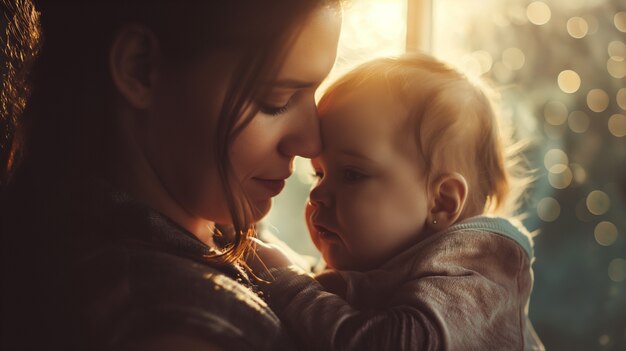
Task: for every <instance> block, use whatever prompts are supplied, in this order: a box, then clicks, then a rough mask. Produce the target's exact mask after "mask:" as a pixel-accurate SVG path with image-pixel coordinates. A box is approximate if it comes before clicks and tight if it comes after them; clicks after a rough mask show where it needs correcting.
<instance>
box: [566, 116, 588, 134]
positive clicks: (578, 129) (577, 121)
mask: <svg viewBox="0 0 626 351" xmlns="http://www.w3.org/2000/svg"><path fill="white" fill-rule="evenodd" d="M567 124H568V125H569V128H570V129H571V130H572V131H573V132H574V133H584V132H586V131H587V129H589V116H587V114H586V113H584V112H583V111H573V112H572V113H570V115H569V117H568V119H567Z"/></svg>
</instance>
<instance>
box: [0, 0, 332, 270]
mask: <svg viewBox="0 0 626 351" xmlns="http://www.w3.org/2000/svg"><path fill="white" fill-rule="evenodd" d="M9 1H10V0H2V2H3V6H6V7H8V10H9V12H12V13H14V14H15V16H14V17H12V20H13V21H14V22H15V23H16V24H14V26H17V27H18V28H27V32H24V35H22V36H21V37H20V38H19V43H16V45H13V48H12V49H11V50H13V51H15V52H18V51H19V50H22V51H21V52H23V55H22V56H21V59H22V61H21V62H19V60H15V57H13V60H6V62H7V63H6V65H13V66H12V67H14V71H15V73H14V74H12V75H7V76H5V74H4V73H3V88H2V107H3V108H2V111H1V112H2V116H1V117H2V120H1V127H2V129H1V130H0V132H1V137H2V139H0V148H1V149H0V150H1V151H2V154H1V155H0V162H1V163H0V172H1V173H0V182H1V183H0V185H1V186H2V188H6V187H8V186H10V185H11V183H12V182H13V181H14V180H16V179H19V178H21V177H53V179H54V177H57V178H56V179H61V177H63V175H65V174H69V173H71V174H76V173H78V174H82V175H85V176H88V175H90V174H102V173H103V167H106V162H103V160H107V158H108V157H110V153H109V150H108V146H110V145H112V143H114V139H115V138H116V136H117V133H118V131H117V130H116V128H115V126H114V125H113V123H112V120H113V119H112V118H110V116H111V114H112V113H114V112H113V110H112V105H113V99H114V96H115V90H114V87H113V84H112V81H111V77H110V74H109V69H108V51H109V48H110V46H111V43H112V41H113V39H114V38H115V35H116V33H117V32H118V31H119V30H120V29H121V28H123V27H124V26H126V25H129V24H140V25H143V26H145V27H147V28H149V29H150V30H152V31H153V32H154V34H155V35H156V36H157V38H158V40H159V44H160V47H161V48H162V50H163V53H164V55H165V60H166V64H168V65H173V66H177V65H185V64H189V63H190V62H193V60H195V59H197V58H199V57H201V56H202V55H206V54H208V53H211V52H219V51H221V50H228V51H231V52H236V53H237V54H238V57H240V58H241V60H240V61H239V62H238V63H237V68H236V70H235V72H234V76H233V79H232V81H233V82H234V83H233V84H231V85H230V86H229V87H228V89H227V93H226V97H225V100H224V103H223V105H222V108H221V112H220V114H219V117H218V122H217V128H216V130H215V131H214V136H213V140H215V144H214V145H215V148H214V149H215V153H216V156H217V159H218V160H219V162H218V165H217V167H218V173H219V175H220V180H221V183H222V187H223V189H224V193H225V194H226V202H227V203H226V205H227V206H228V208H229V211H230V214H231V218H232V226H233V230H234V235H235V237H234V239H233V240H232V242H230V243H229V244H228V245H227V247H226V250H225V251H224V252H225V253H224V254H223V255H221V256H220V257H221V258H222V259H224V260H226V261H229V262H230V261H235V260H238V259H239V258H241V257H242V255H243V253H244V252H245V250H246V248H247V245H248V242H249V240H247V237H248V236H249V235H251V233H252V206H251V205H250V204H249V202H248V200H247V199H246V197H245V194H243V193H241V192H240V190H239V189H237V187H238V185H237V182H236V181H235V179H233V174H232V167H231V165H230V159H229V153H228V150H229V146H230V143H231V142H232V140H233V139H234V138H235V137H236V136H237V135H238V133H240V132H241V130H242V129H243V128H244V127H245V126H246V125H247V124H248V123H249V122H250V120H251V119H252V117H253V116H254V113H255V112H256V111H252V112H251V113H247V114H246V115H244V114H243V111H244V110H245V109H246V108H247V107H248V105H249V103H250V102H251V101H255V99H257V98H258V97H259V94H261V93H262V92H261V91H259V85H260V84H259V83H260V82H261V81H263V80H267V79H268V78H271V76H272V75H274V74H276V72H277V70H278V68H279V66H280V63H281V59H282V58H283V56H284V54H285V50H286V49H287V48H288V47H289V43H290V41H291V40H292V39H293V38H294V36H295V34H297V32H298V26H299V25H301V24H302V23H303V22H304V21H305V19H306V17H307V16H308V15H310V14H311V13H312V12H313V11H314V10H315V9H317V8H319V7H321V6H328V5H332V4H333V3H335V2H339V0H335V1H333V0H229V1H218V2H215V1H201V0H190V1H173V0H164V1H154V0H153V1H147V0H126V1H121V0H120V1H111V0H109V1H106V0H100V1H68V0H61V1H53V2H50V1H41V2H35V7H33V5H32V3H31V2H30V1H29V0H13V1H10V3H9ZM9 7H10V8H9ZM20 26H21V27H20ZM12 40H13V39H12ZM3 44H4V43H3ZM18 44H19V45H18ZM18 46H19V48H18ZM3 47H4V48H5V50H6V48H7V45H6V44H4V45H3ZM18 56H19V55H18ZM30 62H33V65H32V68H31V67H30V66H31V65H30ZM3 64H5V63H4V62H3ZM27 78H28V79H27ZM26 83H29V84H26ZM44 175H45V176H44ZM53 179H50V180H51V181H50V184H54V181H53Z"/></svg>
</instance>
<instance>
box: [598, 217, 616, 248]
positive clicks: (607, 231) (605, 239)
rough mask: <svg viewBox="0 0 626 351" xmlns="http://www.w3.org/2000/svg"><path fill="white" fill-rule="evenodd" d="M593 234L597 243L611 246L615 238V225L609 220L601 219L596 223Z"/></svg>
mask: <svg viewBox="0 0 626 351" xmlns="http://www.w3.org/2000/svg"><path fill="white" fill-rule="evenodd" d="M593 235H594V237H595V238H596V241H597V242H598V244H600V245H602V246H611V245H613V244H614V243H615V241H616V240H617V227H616V226H615V224H613V223H611V222H609V221H602V222H600V223H598V225H596V228H595V230H594V231H593Z"/></svg>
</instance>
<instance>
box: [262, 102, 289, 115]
mask: <svg viewBox="0 0 626 351" xmlns="http://www.w3.org/2000/svg"><path fill="white" fill-rule="evenodd" d="M290 104H291V99H289V101H287V103H286V104H284V105H282V106H273V105H271V104H266V103H260V104H259V111H261V113H264V114H266V115H269V116H278V115H282V114H284V113H286V112H287V111H289V105H290Z"/></svg>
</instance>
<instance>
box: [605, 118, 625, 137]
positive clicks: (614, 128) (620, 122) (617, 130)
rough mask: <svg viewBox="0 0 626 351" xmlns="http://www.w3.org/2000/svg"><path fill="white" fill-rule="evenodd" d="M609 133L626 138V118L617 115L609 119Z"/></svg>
mask: <svg viewBox="0 0 626 351" xmlns="http://www.w3.org/2000/svg"><path fill="white" fill-rule="evenodd" d="M609 132H611V134H613V135H614V136H616V137H618V138H621V137H623V136H626V116H624V115H622V114H619V113H616V114H614V115H613V116H611V117H610V118H609Z"/></svg>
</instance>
